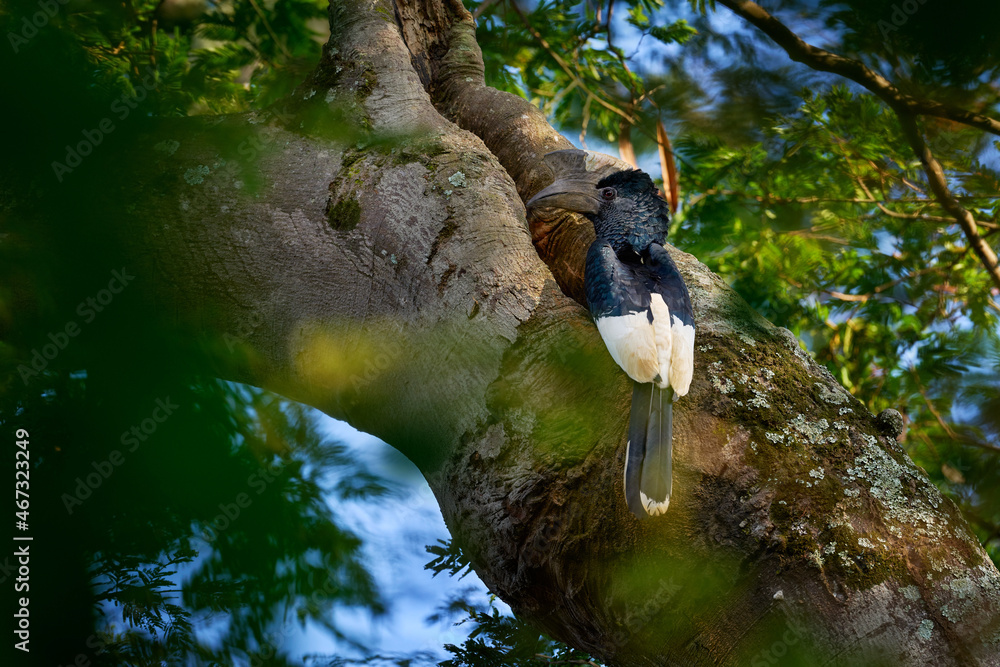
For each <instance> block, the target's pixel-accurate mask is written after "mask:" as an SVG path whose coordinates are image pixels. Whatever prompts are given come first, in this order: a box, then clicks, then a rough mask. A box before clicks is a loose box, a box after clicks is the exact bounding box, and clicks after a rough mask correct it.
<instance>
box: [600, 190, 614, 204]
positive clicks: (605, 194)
mask: <svg viewBox="0 0 1000 667" xmlns="http://www.w3.org/2000/svg"><path fill="white" fill-rule="evenodd" d="M617 196H618V193H617V192H615V189H614V188H604V189H603V190H601V199H603V200H604V201H611V200H612V199H614V198H615V197H617Z"/></svg>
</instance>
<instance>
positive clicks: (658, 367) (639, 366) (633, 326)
mask: <svg viewBox="0 0 1000 667" xmlns="http://www.w3.org/2000/svg"><path fill="white" fill-rule="evenodd" d="M650 313H652V315H653V321H652V322H650V321H649V314H650ZM671 320H672V321H673V323H672V324H671ZM596 324H597V330H598V331H599V332H600V333H601V338H603V339H604V344H605V345H606V346H607V348H608V352H610V353H611V358H612V359H614V360H615V363H617V364H618V365H619V366H621V367H622V370H624V371H625V373H626V374H627V375H628V376H629V377H630V378H632V379H633V380H635V381H636V382H653V381H656V383H657V386H659V387H660V388H665V387H673V388H674V391H675V392H676V394H677V395H678V396H684V395H685V394H687V393H688V389H690V388H691V378H692V376H693V375H694V327H693V326H691V325H690V324H684V323H683V322H681V321H680V319H679V318H678V317H677V316H676V315H673V316H672V315H671V314H670V308H669V307H668V306H667V304H666V303H665V302H664V301H663V297H662V296H660V295H659V294H653V295H652V298H651V299H650V304H649V311H643V312H639V313H629V314H627V315H617V316H614V317H599V318H597V320H596ZM657 378H659V379H658V380H657ZM664 511H665V509H664Z"/></svg>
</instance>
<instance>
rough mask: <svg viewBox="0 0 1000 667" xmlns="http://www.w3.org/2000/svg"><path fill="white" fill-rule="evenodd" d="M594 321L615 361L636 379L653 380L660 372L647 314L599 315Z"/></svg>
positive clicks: (637, 380) (651, 327) (641, 380)
mask: <svg viewBox="0 0 1000 667" xmlns="http://www.w3.org/2000/svg"><path fill="white" fill-rule="evenodd" d="M596 324H597V330H598V331H599V332H600V333H601V338H603V339H604V344H605V345H606V346H607V347H608V352H610V353H611V358H612V359H614V360H615V363H617V364H618V365H619V366H621V367H622V370H623V371H625V373H626V374H628V376H629V377H630V378H632V379H633V380H635V381H636V382H652V381H653V379H654V378H655V377H656V375H657V374H658V373H659V357H658V355H657V353H656V338H655V337H654V335H653V326H652V325H651V324H650V323H649V315H648V314H647V313H645V312H641V313H629V314H628V315H618V316H614V317H599V318H597V320H596Z"/></svg>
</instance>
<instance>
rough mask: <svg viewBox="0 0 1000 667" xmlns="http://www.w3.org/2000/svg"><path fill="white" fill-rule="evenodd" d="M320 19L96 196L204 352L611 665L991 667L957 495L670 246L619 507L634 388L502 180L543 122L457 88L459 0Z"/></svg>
mask: <svg viewBox="0 0 1000 667" xmlns="http://www.w3.org/2000/svg"><path fill="white" fill-rule="evenodd" d="M331 24H332V26H333V36H332V38H331V42H330V46H329V47H328V49H327V50H326V53H325V55H324V58H323V61H322V62H321V64H320V65H319V67H318V68H317V70H316V72H315V74H314V75H313V77H312V78H311V79H310V80H309V81H307V82H305V83H304V84H303V85H302V86H301V87H300V88H299V89H298V90H297V91H296V93H295V95H294V97H293V99H291V100H289V101H287V103H286V104H284V105H281V106H279V107H277V108H275V109H272V110H269V111H266V112H258V113H254V114H249V115H245V116H238V117H224V118H219V119H208V120H205V119H185V120H183V121H182V122H172V123H169V124H167V125H164V126H163V127H161V128H159V129H158V130H157V131H156V132H151V133H149V134H148V135H146V136H145V137H144V138H143V139H142V140H141V141H140V142H139V144H140V145H138V146H137V147H136V148H137V150H139V151H145V152H146V153H147V154H148V155H151V156H155V158H154V159H151V160H149V162H148V165H147V167H148V168H147V169H146V171H144V172H143V173H141V174H138V175H136V174H131V175H130V177H129V182H130V183H136V185H135V187H134V188H130V189H129V190H128V191H127V192H117V193H113V194H112V195H111V196H113V197H117V198H118V199H119V201H118V202H117V205H119V206H120V207H121V210H123V211H128V219H127V220H126V218H125V216H124V215H123V216H122V219H121V220H119V221H118V223H119V224H118V227H117V228H116V229H117V234H118V236H119V237H120V238H121V239H122V240H123V242H124V243H125V244H126V246H127V247H128V249H129V250H128V251H129V253H130V256H131V258H132V262H133V265H135V266H143V267H147V268H149V269H150V270H151V269H152V267H156V270H157V271H158V274H159V277H158V278H157V280H156V281H155V285H153V286H152V287H150V288H149V291H148V293H147V294H146V295H145V297H146V298H147V299H149V300H151V301H152V302H153V303H157V304H161V305H162V310H163V311H164V312H169V313H171V317H172V318H173V320H174V324H175V325H177V326H183V327H188V328H191V329H192V330H197V331H199V332H200V333H201V334H202V335H207V336H208V337H209V339H210V340H212V341H213V342H214V344H215V345H216V347H217V350H218V360H219V363H220V366H222V367H223V373H224V374H225V375H226V376H227V377H230V378H233V379H237V380H242V381H247V382H251V383H254V384H257V385H261V386H264V387H267V388H269V389H272V390H274V391H277V392H280V393H282V394H285V395H288V396H290V397H292V398H295V399H298V400H301V401H303V402H305V403H308V404H310V405H313V406H315V407H317V408H319V409H321V410H323V411H324V412H326V413H328V414H330V415H332V416H334V417H337V418H340V419H346V420H347V421H349V422H350V423H351V424H353V425H354V426H356V427H357V428H360V429H362V430H365V431H367V432H370V433H373V434H375V435H377V436H379V437H381V438H383V439H384V440H385V441H387V442H388V443H390V444H392V445H393V446H395V447H397V448H398V449H399V450H400V451H402V452H403V453H404V454H405V455H406V456H408V457H409V458H410V459H411V460H413V461H414V462H415V463H416V464H417V465H418V466H419V467H420V469H421V470H422V471H423V472H424V474H425V475H426V477H427V480H428V481H429V483H430V485H431V487H432V489H433V490H434V492H435V494H436V495H437V498H438V500H439V501H440V504H441V508H442V511H443V513H444V517H445V520H446V521H447V523H448V526H449V528H450V530H451V531H452V534H453V535H454V536H455V538H456V540H457V542H458V543H459V544H460V545H461V546H462V548H463V550H464V551H465V553H466V554H467V555H468V556H469V557H470V558H471V560H472V562H473V564H474V567H475V569H476V571H477V573H478V574H479V575H480V577H481V578H482V579H483V581H484V582H485V583H486V585H487V586H488V587H489V588H490V589H491V590H492V591H493V592H495V593H496V594H498V595H499V596H500V597H501V598H503V599H504V600H505V601H507V602H508V603H509V604H510V605H511V606H512V608H513V609H514V610H515V611H517V612H518V613H519V614H522V615H524V616H526V617H527V618H528V619H530V620H532V621H534V622H536V623H537V624H538V625H539V626H540V627H542V628H544V629H545V631H547V632H548V633H550V634H551V635H552V636H553V637H556V638H558V639H561V640H563V641H566V642H567V643H569V644H571V645H573V646H575V647H578V648H581V649H584V650H587V651H590V652H592V653H593V654H594V655H596V656H599V657H601V658H602V659H603V660H606V661H608V662H610V663H614V664H636V665H647V664H648V665H664V664H667V665H685V666H686V665H702V664H706V665H707V664H712V665H715V664H725V665H747V664H751V665H759V664H765V665H766V664H776V663H777V662H778V661H779V660H781V661H782V662H783V663H787V662H788V661H793V656H794V657H797V659H799V660H800V661H801V662H802V663H803V664H835V665H859V664H893V665H927V664H934V665H959V664H962V665H965V664H980V665H997V664H1000V658H998V657H997V654H998V653H1000V614H998V611H1000V610H998V599H1000V574H998V572H997V569H996V568H995V567H994V565H993V564H992V562H991V561H990V560H989V558H988V557H987V555H986V554H985V552H984V551H983V549H982V548H981V546H980V545H979V543H978V541H977V540H976V538H975V536H974V535H973V534H972V532H971V531H970V529H969V527H968V525H967V524H966V522H965V520H964V519H963V518H962V517H961V515H960V514H959V512H958V510H957V509H956V507H955V506H954V504H953V503H951V502H950V501H949V500H947V499H945V498H942V496H941V494H940V493H939V492H938V490H937V489H936V488H935V487H934V486H933V485H932V484H931V483H930V482H929V481H928V479H927V477H926V476H925V474H924V472H923V471H922V470H920V469H919V468H917V467H916V466H915V465H914V464H913V463H912V461H911V460H910V459H909V458H908V457H907V456H906V454H905V453H904V452H903V451H902V450H901V449H900V448H899V446H898V445H897V444H896V442H895V441H894V440H893V439H892V438H888V437H885V436H883V435H882V434H880V432H879V430H878V426H877V422H876V420H875V418H873V417H872V415H870V414H869V413H868V412H867V411H866V409H865V408H864V406H863V405H862V404H861V403H859V402H858V401H857V400H856V399H854V398H853V397H852V396H851V395H850V394H848V393H847V392H846V391H845V390H844V389H843V388H842V387H840V386H839V385H838V384H837V382H836V381H835V380H834V379H833V378H832V377H831V376H830V374H829V373H827V372H826V371H825V370H824V369H822V368H820V367H819V366H818V365H817V364H815V363H814V362H813V361H812V360H811V358H810V357H809V355H808V354H806V353H805V352H804V351H803V350H802V349H801V347H800V345H799V343H798V342H797V341H796V340H795V338H794V337H793V336H792V334H791V333H790V332H788V331H787V330H784V329H780V328H776V327H774V326H773V325H771V324H770V323H768V322H767V321H765V320H764V319H762V318H761V317H760V316H759V315H758V314H756V313H755V312H754V311H753V310H752V309H750V308H749V307H748V306H747V304H746V303H745V302H744V301H743V300H742V299H740V297H739V296H737V295H736V294H735V293H734V292H733V291H732V290H730V289H729V288H728V287H727V286H726V285H725V284H724V282H723V281H722V280H721V279H720V278H719V277H717V276H715V275H713V274H712V273H711V272H710V271H708V269H707V268H706V267H705V266H704V265H702V264H700V263H699V262H698V261H697V260H696V259H695V258H694V257H692V256H690V255H687V254H685V253H683V252H680V251H677V250H675V249H672V248H671V249H670V250H671V253H672V256H673V257H674V259H675V261H676V262H677V263H678V266H679V267H680V270H681V272H682V273H683V275H684V278H685V280H686V281H687V284H688V286H689V288H690V291H691V297H692V301H693V304H694V310H695V319H696V322H697V331H698V334H697V335H698V338H697V341H696V348H697V355H696V358H695V368H696V372H695V380H694V383H693V384H692V388H691V392H690V394H689V395H688V396H686V397H684V398H683V399H681V400H680V401H679V402H678V403H677V404H676V406H675V408H674V415H675V424H674V449H675V456H674V459H675V469H674V480H675V482H674V497H673V500H672V502H671V506H670V510H669V512H668V513H667V514H666V515H665V516H664V517H661V518H656V519H650V520H646V521H643V522H639V521H637V520H636V519H635V518H634V517H633V516H632V515H631V514H630V513H629V512H628V510H627V508H626V505H625V501H624V497H623V493H622V469H623V454H624V448H625V432H626V425H627V421H628V404H629V400H630V382H629V381H628V380H627V378H626V377H625V376H624V375H623V374H622V373H621V372H620V370H619V369H618V368H617V367H616V366H615V365H614V363H613V362H612V361H611V359H610V356H609V355H608V354H607V352H606V351H605V349H604V346H603V344H602V342H601V340H600V338H599V336H598V334H597V331H596V329H595V328H594V327H593V325H592V323H591V322H590V319H589V317H588V316H587V313H586V311H585V310H584V308H582V307H581V306H580V303H579V302H580V301H581V299H582V278H583V257H584V254H585V251H586V248H587V246H588V245H589V243H590V241H591V239H592V238H593V230H592V228H591V227H590V225H589V224H586V223H585V222H581V220H580V219H577V218H574V217H572V216H569V215H561V216H559V217H557V218H554V219H534V220H531V222H530V227H529V225H528V223H527V222H526V220H525V213H524V208H523V205H522V203H521V202H522V200H523V199H525V198H527V197H528V196H530V195H531V194H533V193H534V192H536V191H537V190H538V189H540V188H541V187H542V186H543V185H544V184H545V179H546V175H545V171H544V170H543V169H542V167H541V164H540V158H541V157H542V155H544V154H545V153H546V152H548V151H550V150H554V149H557V148H565V147H567V146H568V143H567V142H566V141H565V139H563V138H562V137H561V136H560V135H559V134H558V133H557V132H555V131H554V130H553V129H552V128H551V127H550V126H549V125H548V124H547V122H546V121H545V119H544V117H543V116H542V114H541V113H540V112H539V111H538V110H537V109H535V108H534V107H532V106H531V105H530V104H528V103H527V102H525V101H524V100H521V99H519V98H516V97H513V96H510V95H507V94H504V93H500V92H498V91H496V90H493V89H491V88H489V87H487V86H485V84H484V81H483V65H482V58H481V54H480V52H479V48H478V46H477V45H476V43H475V36H474V35H475V33H474V26H473V24H472V20H471V17H470V16H469V15H468V13H467V12H466V11H465V10H464V9H463V8H462V6H461V4H460V3H458V2H457V0H450V1H447V2H441V1H439V0H399V1H398V2H397V4H396V5H395V6H394V5H392V4H391V3H390V2H389V0H376V1H375V2H373V3H361V2H355V1H354V0H346V1H345V3H344V4H338V5H337V6H336V7H335V8H333V9H331ZM330 119H334V121H333V126H334V129H333V130H329V127H330V126H331V120H330ZM345 128H355V129H352V130H350V131H348V130H346V129H345ZM223 138H225V141H223ZM233 145H236V146H237V149H236V150H235V151H234V150H232V146H233ZM137 181H138V182H137ZM136 220H140V221H150V222H149V223H148V226H147V227H142V226H140V225H137V224H136V223H135V221H136ZM153 221H155V222H153ZM140 276H141V272H140ZM139 282H141V281H138V282H137V284H138V283H139ZM150 282H151V281H147V285H149V283H150ZM137 289H138V288H137Z"/></svg>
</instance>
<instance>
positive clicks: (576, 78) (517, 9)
mask: <svg viewBox="0 0 1000 667" xmlns="http://www.w3.org/2000/svg"><path fill="white" fill-rule="evenodd" d="M510 6H511V7H513V9H514V12H515V13H516V14H517V15H518V16H519V17H520V18H521V22H522V23H523V24H524V27H525V28H527V29H528V32H529V33H531V36H532V37H534V38H535V41H536V42H538V44H539V45H540V46H541V47H542V48H543V49H545V51H546V53H548V54H549V55H550V56H552V59H553V60H555V61H556V64H558V65H559V67H560V68H561V69H562V71H564V72H566V75H567V76H569V78H570V79H571V80H572V81H573V82H575V83H576V84H577V85H578V86H579V87H580V90H582V91H583V92H584V93H586V95H587V100H588V101H590V100H593V101H595V102H597V103H598V104H600V105H601V106H602V107H604V108H605V109H607V110H608V111H611V112H613V113H616V114H618V115H619V116H621V117H622V118H624V119H625V120H627V121H628V122H629V123H632V124H635V122H636V119H635V117H634V116H632V115H630V114H628V113H626V112H624V111H622V110H621V109H619V108H618V107H616V106H615V105H613V104H611V103H610V102H608V101H606V100H604V99H603V98H602V97H601V96H599V95H598V94H597V93H595V92H593V91H592V90H590V89H589V88H588V87H587V85H586V84H585V83H584V82H583V81H582V80H581V79H580V77H579V76H577V75H576V73H575V72H574V71H573V70H572V69H571V68H570V66H569V65H568V64H567V63H566V61H565V60H563V59H562V57H561V56H560V55H559V54H558V53H556V52H555V50H554V49H553V48H552V47H551V46H550V45H549V43H548V41H547V40H546V39H545V38H544V37H542V34H541V33H540V32H538V31H537V30H535V28H534V26H532V25H531V22H530V21H529V20H528V17H527V16H526V15H525V13H524V12H523V11H522V10H521V8H520V7H519V6H518V5H517V2H516V1H515V2H511V3H510Z"/></svg>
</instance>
